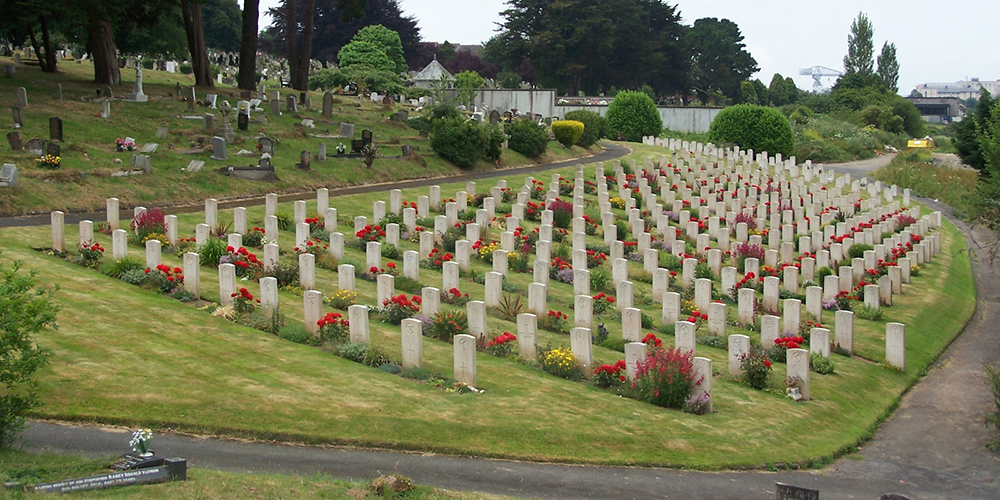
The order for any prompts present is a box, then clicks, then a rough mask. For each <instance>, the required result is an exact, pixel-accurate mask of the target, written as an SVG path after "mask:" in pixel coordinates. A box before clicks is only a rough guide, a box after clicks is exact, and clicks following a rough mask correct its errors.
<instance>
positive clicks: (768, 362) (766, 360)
mask: <svg viewBox="0 0 1000 500" xmlns="http://www.w3.org/2000/svg"><path fill="white" fill-rule="evenodd" d="M764 366H766V367H768V368H770V367H771V360H770V359H765V360H764Z"/></svg>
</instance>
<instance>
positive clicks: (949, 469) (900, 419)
mask: <svg viewBox="0 0 1000 500" xmlns="http://www.w3.org/2000/svg"><path fill="white" fill-rule="evenodd" d="M592 161H602V160H599V159H596V158H594V159H592ZM888 161H889V158H886V157H881V158H877V159H874V160H866V161H864V162H856V163H850V164H841V165H835V166H834V165H830V166H827V167H825V168H828V169H832V170H834V171H837V172H852V173H854V174H857V175H863V174H864V173H866V172H870V171H871V170H873V169H875V168H878V166H881V165H884V164H885V163H887V162H888ZM572 162H579V161H578V160H573V161H572ZM572 162H570V163H572ZM544 167H545V166H541V167H532V168H534V169H535V170H529V171H537V170H543V169H544ZM490 173H491V174H492V172H490ZM511 173H513V172H512V171H511V170H505V171H498V172H496V173H495V175H509V174H511ZM480 178H482V177H480ZM393 187H395V186H393ZM407 187H409V186H407ZM388 188H389V187H387V186H382V187H379V189H380V190H381V189H388ZM921 201H922V202H924V203H926V204H927V205H929V206H930V207H931V208H933V209H935V210H942V211H943V212H944V213H945V214H946V215H947V216H949V218H951V220H952V222H954V223H955V224H956V225H958V227H960V228H962V229H963V231H965V232H966V237H967V239H968V240H969V244H970V247H971V248H973V249H978V248H979V247H980V246H981V245H983V244H986V243H988V242H991V241H994V235H993V234H992V233H991V232H989V231H986V230H982V229H977V228H970V227H968V226H966V225H965V224H963V223H962V222H961V221H957V220H955V219H954V218H952V217H951V214H950V210H948V209H947V207H944V206H941V205H940V204H937V203H935V202H933V201H930V200H921ZM46 222H47V221H46ZM984 255H985V253H984V252H983V251H981V250H976V251H975V252H974V253H973V257H974V259H973V266H974V274H975V277H976V286H977V291H978V300H977V308H976V313H975V316H974V318H973V320H972V321H971V322H970V324H969V325H968V326H967V327H966V329H965V331H964V332H963V334H962V335H960V336H959V338H958V339H957V340H956V341H955V342H954V343H953V344H952V345H951V346H950V347H949V348H948V349H947V350H946V351H945V353H944V354H943V355H942V356H941V358H940V359H939V360H938V361H937V362H936V363H935V364H934V365H933V366H932V367H931V368H930V370H929V374H928V375H927V377H926V378H925V379H923V380H922V381H921V382H920V383H919V384H917V385H916V386H915V387H914V388H913V389H912V390H911V391H910V392H909V393H907V394H906V395H905V396H904V397H903V399H902V402H901V404H900V407H899V409H898V410H897V411H896V412H895V413H894V414H893V416H892V417H891V418H890V419H889V420H888V421H887V422H886V423H885V424H884V425H883V426H882V427H881V428H880V429H879V430H878V431H877V432H876V433H875V436H874V439H873V440H872V441H871V442H869V443H868V444H866V445H865V446H863V447H862V449H861V450H859V452H858V453H856V454H854V455H851V456H848V457H845V458H842V459H841V460H839V461H838V462H836V463H835V464H833V465H832V466H830V467H829V468H827V469H825V470H818V471H805V472H794V471H793V472H778V473H771V472H763V471H750V472H694V471H684V470H672V469H650V468H627V467H593V466H572V465H559V464H541V463H528V462H513V461H503V460H488V459H479V458H466V457H447V456H438V455H431V454H408V453H399V452H387V451H373V450H357V449H345V448H333V447H316V446H297V445H292V444H280V443H260V442H244V441H236V440H229V439H218V438H211V437H192V436H183V435H177V434H169V433H168V434H161V435H158V436H157V451H158V452H159V454H160V455H162V456H183V457H186V458H187V459H188V462H189V464H190V465H191V466H192V467H199V468H207V469H217V470H226V471H233V472H249V473H260V472H272V473H281V474H299V475H310V474H315V473H324V474H328V475H331V476H333V477H336V478H342V479H351V480H365V479H370V478H372V477H375V476H377V475H379V474H382V473H394V472H395V473H400V474H403V475H406V476H409V477H411V478H413V479H414V480H415V481H416V482H418V483H422V484H427V485H431V486H435V487H439V488H444V489H449V490H466V491H481V492H487V493H494V494H505V495H513V496H523V497H533V498H565V499H577V498H616V499H617V498H622V499H625V498H705V499H754V498H760V499H765V498H774V495H775V493H774V483H775V482H782V483H787V484H794V485H797V486H801V487H807V488H813V489H818V490H819V491H820V495H821V498H824V499H877V498H879V497H880V496H881V495H883V494H888V493H896V494H901V495H904V496H905V497H907V498H910V499H918V498H919V499H953V498H963V499H996V498H1000V483H998V480H1000V459H998V457H997V455H996V454H993V453H992V452H990V451H988V450H987V449H986V447H985V445H986V443H987V442H989V440H990V438H991V437H992V436H993V434H994V432H995V431H994V430H993V429H992V428H990V427H987V426H986V424H985V421H984V415H985V414H986V413H988V412H989V411H991V404H992V399H991V395H990V394H989V389H988V385H987V383H986V380H985V377H984V376H983V370H982V365H983V363H991V364H997V363H998V362H1000V336H998V332H997V328H996V325H997V324H1000V308H998V307H997V302H998V297H1000V268H998V266H996V265H993V263H991V262H990V261H989V260H987V259H986V258H985V257H984ZM944 293H947V291H944ZM803 427H804V428H808V424H806V425H804V426H803ZM22 437H23V439H24V442H25V445H26V447H27V448H28V449H32V450H51V451H55V452H58V453H75V454H84V455H91V456H108V455H114V454H120V453H122V452H123V451H124V450H123V448H124V443H126V442H127V440H128V431H127V430H124V429H116V428H112V427H102V426H91V425H72V424H63V423H53V422H40V421H33V422H30V425H29V427H28V429H27V430H26V431H25V432H24V434H23V435H22Z"/></svg>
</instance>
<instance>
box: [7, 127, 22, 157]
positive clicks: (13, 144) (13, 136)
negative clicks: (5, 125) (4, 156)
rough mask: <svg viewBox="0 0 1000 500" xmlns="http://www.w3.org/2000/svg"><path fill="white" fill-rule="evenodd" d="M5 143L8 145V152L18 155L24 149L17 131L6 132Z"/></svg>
mask: <svg viewBox="0 0 1000 500" xmlns="http://www.w3.org/2000/svg"><path fill="white" fill-rule="evenodd" d="M7 142H8V143H9V144H10V150H11V151H13V152H15V153H19V152H21V150H22V149H23V148H24V144H23V143H22V142H21V133H20V132H18V131H16V130H15V131H13V132H7Z"/></svg>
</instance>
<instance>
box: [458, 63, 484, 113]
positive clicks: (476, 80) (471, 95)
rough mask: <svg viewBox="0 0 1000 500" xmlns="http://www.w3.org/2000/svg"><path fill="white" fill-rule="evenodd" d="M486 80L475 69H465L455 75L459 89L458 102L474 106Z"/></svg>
mask: <svg viewBox="0 0 1000 500" xmlns="http://www.w3.org/2000/svg"><path fill="white" fill-rule="evenodd" d="M484 83H486V80H485V79H484V78H483V77H482V76H479V73H476V72H475V71H463V72H461V73H458V74H456V75H455V90H457V91H458V102H459V103H461V104H463V105H465V106H472V101H473V100H474V99H475V98H476V94H478V93H479V90H480V89H482V88H483V84H484Z"/></svg>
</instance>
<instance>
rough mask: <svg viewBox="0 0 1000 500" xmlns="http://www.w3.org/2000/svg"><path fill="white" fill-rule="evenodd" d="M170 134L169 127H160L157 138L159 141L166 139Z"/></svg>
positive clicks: (157, 130)
mask: <svg viewBox="0 0 1000 500" xmlns="http://www.w3.org/2000/svg"><path fill="white" fill-rule="evenodd" d="M169 133H170V129H169V128H167V127H160V128H158V129H156V138H157V139H166V138H167V134H169Z"/></svg>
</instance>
